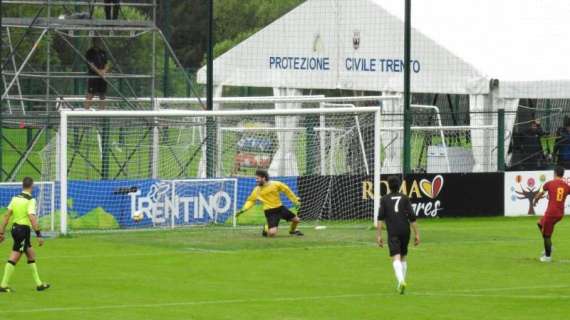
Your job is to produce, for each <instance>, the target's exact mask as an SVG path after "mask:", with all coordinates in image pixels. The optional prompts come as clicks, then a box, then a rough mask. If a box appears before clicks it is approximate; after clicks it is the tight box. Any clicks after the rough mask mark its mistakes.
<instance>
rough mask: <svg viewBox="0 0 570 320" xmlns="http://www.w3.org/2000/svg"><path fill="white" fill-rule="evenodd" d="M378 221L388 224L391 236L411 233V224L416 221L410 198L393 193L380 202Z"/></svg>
mask: <svg viewBox="0 0 570 320" xmlns="http://www.w3.org/2000/svg"><path fill="white" fill-rule="evenodd" d="M378 220H381V221H384V222H385V223H386V228H387V229H388V234H389V235H392V236H393V235H405V234H409V233H410V222H414V221H416V215H415V213H414V210H413V208H412V202H411V201H410V198H408V197H407V196H406V195H404V194H401V193H391V194H387V195H385V196H383V197H382V199H381V200H380V212H379V214H378Z"/></svg>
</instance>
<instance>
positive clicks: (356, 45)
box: [198, 0, 570, 173]
mask: <svg viewBox="0 0 570 320" xmlns="http://www.w3.org/2000/svg"><path fill="white" fill-rule="evenodd" d="M412 3H413V7H412V25H413V32H412V70H413V71H412V91H413V92H416V93H442V94H465V95H469V96H470V99H469V101H470V110H471V111H473V112H478V111H495V110H497V109H498V108H505V109H506V110H507V111H515V110H516V109H517V107H518V105H519V99H522V98H530V99H568V98H570V63H568V61H567V59H568V55H569V54H570V41H569V40H570V19H568V14H569V13H570V1H567V0H548V1H544V0H500V1H496V0H434V1H425V0H424V1H422V0H416V1H412ZM403 14H404V5H403V1H402V0H308V1H306V2H305V3H303V4H302V5H300V6H299V7H297V8H295V9H294V10H292V11H291V12H289V13H288V14H286V15H284V16H283V17H281V18H280V19H279V20H277V21H275V22H274V23H272V24H270V25H269V26H267V27H266V28H264V29H263V30H261V31H259V32H258V33H256V34H255V35H253V36H252V37H250V38H249V39H247V40H245V41H244V42H242V43H241V44H239V45H238V46H236V47H234V48H233V49H232V50H230V51H228V52H227V53H225V54H224V55H222V56H221V57H219V58H217V59H216V60H215V63H214V84H215V86H216V87H217V90H216V92H218V93H220V92H221V90H220V88H221V87H223V86H247V87H269V88H274V93H275V95H299V94H300V91H299V89H347V90H362V91H380V92H384V93H401V92H402V91H403V90H402V88H403V66H402V57H403V47H404V45H403V30H404V24H403ZM205 78H206V77H205V69H201V70H200V71H199V73H198V81H199V82H201V83H204V82H205ZM493 79H496V80H498V85H497V86H491V85H490V83H491V80H493ZM277 107H280V108H291V107H295V106H294V105H280V106H277ZM384 108H385V109H386V111H388V112H401V111H402V109H401V108H402V106H401V105H399V104H398V105H387V104H385V105H384ZM513 123H514V115H511V116H507V121H506V127H507V128H511V127H512V126H513ZM496 124H497V123H496V117H495V116H491V115H483V114H478V115H477V114H474V115H472V117H471V125H473V126H481V125H496ZM386 125H387V126H401V124H394V123H392V124H386ZM383 139H389V137H383ZM472 143H473V149H474V150H478V152H475V153H476V154H474V158H475V168H474V171H492V170H495V169H496V161H494V159H496V148H495V147H494V146H496V133H493V134H491V133H489V131H482V130H475V129H474V130H473V131H472ZM505 143H508V142H505ZM505 149H506V148H505ZM400 151H401V150H395V151H394V152H392V153H391V155H389V156H388V159H387V160H386V161H387V163H390V165H388V164H387V163H384V165H385V166H386V167H390V168H393V169H394V168H396V167H394V164H395V163H400V153H401V152H400ZM279 152H281V153H282V155H281V156H284V155H285V154H287V150H280V151H278V153H279ZM278 171H283V170H282V168H281V169H280V170H278ZM281 173H286V172H281Z"/></svg>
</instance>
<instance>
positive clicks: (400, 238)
mask: <svg viewBox="0 0 570 320" xmlns="http://www.w3.org/2000/svg"><path fill="white" fill-rule="evenodd" d="M409 243H410V234H409V233H408V234H403V235H393V236H391V235H388V247H389V248H390V257H393V256H395V255H397V254H399V255H401V256H407V255H408V244H409Z"/></svg>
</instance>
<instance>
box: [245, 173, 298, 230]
mask: <svg viewBox="0 0 570 320" xmlns="http://www.w3.org/2000/svg"><path fill="white" fill-rule="evenodd" d="M255 181H256V183H257V187H255V188H254V189H253V191H252V192H251V194H250V195H249V197H248V198H247V201H246V202H245V204H244V205H243V208H242V209H241V210H240V211H239V212H238V213H237V215H236V216H238V217H239V216H240V215H241V214H243V213H244V212H245V211H247V210H249V209H250V208H251V207H253V206H254V205H255V203H256V201H257V200H259V201H260V202H261V203H262V204H263V210H264V211H265V218H266V219H267V223H266V224H265V226H264V228H263V232H262V233H261V234H262V235H263V236H264V237H274V236H275V235H277V228H278V227H279V220H281V219H283V220H285V221H289V222H291V227H290V228H289V234H290V235H293V236H302V235H303V233H302V232H301V231H299V230H297V226H298V225H299V222H301V219H299V217H298V216H297V215H296V214H294V213H293V212H291V211H289V209H287V208H286V207H285V206H284V205H283V204H282V203H281V198H280V193H281V192H283V193H285V195H286V196H287V198H289V200H291V202H293V204H294V207H297V208H298V207H299V205H300V204H301V202H300V199H299V198H298V197H297V196H296V195H295V194H294V193H293V191H291V189H290V188H289V187H288V186H287V185H286V184H284V183H283V182H279V181H269V174H268V173H267V171H265V170H257V171H256V172H255Z"/></svg>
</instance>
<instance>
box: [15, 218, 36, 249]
mask: <svg viewBox="0 0 570 320" xmlns="http://www.w3.org/2000/svg"><path fill="white" fill-rule="evenodd" d="M31 231H32V229H31V228H30V227H29V226H25V225H20V224H14V225H13V226H12V239H14V245H13V246H12V250H13V251H18V252H25V251H26V250H28V248H31V247H32V242H31V241H30V234H31Z"/></svg>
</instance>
